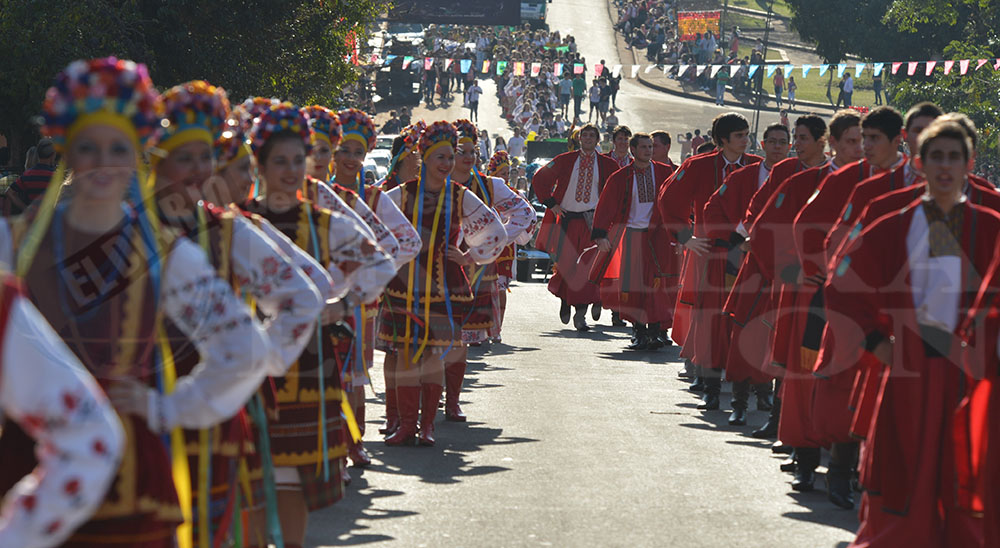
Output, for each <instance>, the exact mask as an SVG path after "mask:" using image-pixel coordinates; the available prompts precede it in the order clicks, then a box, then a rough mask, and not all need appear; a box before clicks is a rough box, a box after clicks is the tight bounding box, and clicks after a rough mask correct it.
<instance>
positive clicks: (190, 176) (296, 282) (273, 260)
mask: <svg viewBox="0 0 1000 548" xmlns="http://www.w3.org/2000/svg"><path fill="white" fill-rule="evenodd" d="M163 102H164V107H165V115H164V119H163V122H161V129H160V131H159V134H158V140H157V145H156V147H155V148H154V149H153V156H152V166H153V175H154V177H155V179H154V180H155V183H154V197H155V200H156V204H157V209H158V213H159V216H160V221H161V222H162V224H163V225H164V226H168V227H171V228H174V229H176V230H177V231H178V232H179V233H181V234H183V235H184V236H185V237H187V238H188V239H190V240H191V241H192V242H194V243H196V244H198V245H199V247H201V248H202V250H203V251H204V252H205V254H206V257H207V259H208V261H209V263H210V264H211V265H212V267H213V268H214V269H215V270H216V272H217V273H218V274H219V277H220V278H222V279H224V280H226V281H227V282H229V283H230V284H231V285H232V286H233V290H234V292H235V293H236V294H237V295H238V296H240V297H244V298H245V297H251V298H252V299H253V302H254V307H255V311H256V312H257V313H258V314H260V315H261V316H262V317H265V318H268V324H267V332H268V335H269V336H270V338H271V342H272V344H273V345H274V346H275V348H276V350H278V351H279V352H280V354H281V358H282V359H281V362H280V363H277V364H275V366H276V368H274V369H271V370H269V371H268V374H269V375H271V376H281V375H283V374H284V372H285V371H286V370H287V368H288V367H289V366H291V364H292V363H294V362H295V360H296V359H298V357H299V355H300V354H301V353H302V350H303V349H304V348H305V345H306V344H307V343H308V342H309V339H310V336H311V335H312V329H313V325H314V323H315V320H316V317H317V316H318V315H319V314H320V312H321V311H322V310H323V306H324V301H323V299H322V298H321V295H320V293H319V291H318V290H317V289H316V288H315V287H314V286H313V284H312V282H311V281H310V279H309V277H308V276H307V275H306V274H305V273H304V272H302V270H301V269H299V268H298V266H297V265H296V264H295V263H294V262H293V260H292V259H291V258H290V257H289V256H288V255H286V254H285V253H284V252H283V251H282V250H281V249H280V248H279V246H278V245H277V244H275V243H274V242H273V241H272V239H271V238H270V237H268V236H267V235H266V234H265V233H264V232H263V231H262V230H261V229H259V228H257V227H256V226H254V224H253V223H252V222H251V221H250V219H248V218H247V217H246V216H244V215H243V213H242V212H239V211H238V210H237V211H233V210H231V209H229V208H224V207H220V206H225V205H227V204H228V202H223V203H222V204H219V205H215V204H212V203H210V202H208V201H205V200H206V193H205V190H206V189H207V187H208V186H209V184H208V183H209V179H210V177H211V176H212V174H213V171H214V169H213V167H214V164H215V162H214V154H213V146H214V144H215V143H216V141H218V140H219V139H221V138H222V132H223V131H225V130H226V129H227V126H226V121H227V119H228V117H229V108H228V106H229V102H228V100H227V98H226V94H225V91H223V90H222V89H220V88H217V87H215V86H212V85H211V84H209V83H207V82H204V81H192V82H187V83H185V84H181V85H178V86H174V87H173V88H171V89H169V90H167V92H165V93H164V95H163ZM326 283H327V284H330V283H331V280H330V279H329V278H327V280H326ZM340 292H341V293H344V292H346V287H343V288H341V290H340ZM166 333H167V336H168V337H169V339H170V344H171V352H172V354H173V359H174V362H175V365H176V368H177V370H178V373H179V374H181V375H185V374H187V373H188V372H190V371H191V370H192V369H193V368H194V367H195V366H197V365H198V351H197V349H196V348H195V347H194V346H193V345H192V344H191V343H190V342H189V341H188V340H187V339H186V338H185V337H184V336H183V334H182V333H181V331H180V330H179V329H178V328H177V327H176V326H175V325H174V324H173V322H167V324H166ZM248 418H249V415H248V414H246V413H243V412H241V413H240V414H238V415H237V416H236V417H233V418H232V419H230V420H228V421H226V422H224V423H222V424H219V425H217V426H215V427H214V428H212V429H210V430H208V429H202V430H185V437H186V439H187V444H186V445H187V447H188V457H189V461H190V463H189V466H188V468H189V470H190V472H191V484H192V485H195V486H199V488H198V489H196V490H195V491H194V497H193V502H192V508H193V509H194V510H195V511H193V512H192V515H193V516H195V517H194V520H193V523H194V528H193V529H194V530H193V532H192V536H193V538H195V539H198V544H199V545H200V546H205V545H207V544H208V543H209V539H215V538H217V536H219V535H221V536H222V537H224V536H225V535H227V534H228V533H229V531H228V529H229V528H228V527H227V526H226V525H227V524H229V523H231V522H232V520H233V518H234V512H236V517H237V518H239V513H238V512H237V511H236V508H235V507H236V504H235V499H234V496H233V493H234V492H235V490H236V489H237V487H238V483H239V480H238V478H237V475H238V474H237V470H238V466H237V460H238V459H239V457H240V456H241V454H242V455H246V454H253V457H252V461H253V462H259V458H258V457H257V456H256V451H257V449H256V447H255V443H254V440H253V438H252V437H251V435H250V434H251V433H250V432H249V430H248V429H246V428H244V425H245V424H247V422H248ZM202 453H210V455H211V457H210V460H201V459H204V458H205V457H204V456H203V455H202ZM203 463H206V464H207V466H204V467H203V466H202V464H203ZM209 471H210V474H211V477H208V478H206V479H204V481H202V478H201V477H200V476H201V474H202V473H205V472H209ZM251 472H253V473H254V474H257V473H261V470H260V469H259V467H257V468H256V469H255V470H252V471H250V470H248V471H247V473H246V474H245V479H248V478H249V477H250V476H251ZM261 502H263V501H261ZM203 520H207V521H208V523H203ZM253 525H254V526H258V525H263V523H259V524H258V523H254V524H253ZM256 533H258V534H260V533H261V531H256Z"/></svg>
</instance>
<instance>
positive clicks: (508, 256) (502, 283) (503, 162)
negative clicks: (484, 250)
mask: <svg viewBox="0 0 1000 548" xmlns="http://www.w3.org/2000/svg"><path fill="white" fill-rule="evenodd" d="M511 167H512V163H511V160H510V155H509V154H507V151H506V150H498V151H496V152H494V153H493V156H492V157H491V158H490V161H489V163H488V164H487V165H486V174H487V175H489V176H490V177H495V178H497V179H502V180H503V181H504V183H506V184H507V187H508V188H510V189H511V191H513V192H515V193H517V194H519V195H520V194H521V193H520V192H519V191H517V190H515V189H514V188H513V186H512V185H511V183H510V169H511ZM522 198H523V195H522ZM532 215H535V213H534V211H532ZM535 219H536V223H537V219H538V216H537V215H535ZM534 230H535V227H534V226H533V227H532V228H531V230H530V232H531V233H533V232H534ZM496 265H497V292H498V297H499V300H500V312H499V315H498V316H497V318H496V320H497V326H496V327H497V335H496V337H495V338H494V342H500V341H501V336H500V331H501V330H502V329H503V318H504V315H505V314H506V313H507V292H508V291H510V282H511V281H512V280H513V279H514V278H515V268H516V267H517V243H513V244H510V245H508V246H507V247H505V248H503V251H502V252H501V253H500V256H499V257H497V260H496Z"/></svg>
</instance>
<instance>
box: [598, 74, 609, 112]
mask: <svg viewBox="0 0 1000 548" xmlns="http://www.w3.org/2000/svg"><path fill="white" fill-rule="evenodd" d="M600 86H601V103H600V105H599V106H600V109H601V121H602V122H603V121H604V120H606V119H607V117H608V109H609V108H611V84H609V83H608V80H607V79H606V78H601V80H600Z"/></svg>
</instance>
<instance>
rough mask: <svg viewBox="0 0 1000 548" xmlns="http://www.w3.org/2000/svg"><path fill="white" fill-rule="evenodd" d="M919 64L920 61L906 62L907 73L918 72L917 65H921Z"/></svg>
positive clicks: (911, 74)
mask: <svg viewBox="0 0 1000 548" xmlns="http://www.w3.org/2000/svg"><path fill="white" fill-rule="evenodd" d="M919 64H920V61H909V62H907V63H906V75H907V76H913V75H914V74H916V73H917V65H919Z"/></svg>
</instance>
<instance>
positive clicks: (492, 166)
mask: <svg viewBox="0 0 1000 548" xmlns="http://www.w3.org/2000/svg"><path fill="white" fill-rule="evenodd" d="M511 165H512V164H511V161H510V154H508V153H507V151H506V150H498V151H496V152H494V153H493V157H492V158H490V163H489V164H488V165H487V166H486V174H487V175H489V176H491V177H492V176H495V175H496V174H497V173H500V169H501V168H502V167H503V166H507V167H510V166H511Z"/></svg>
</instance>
